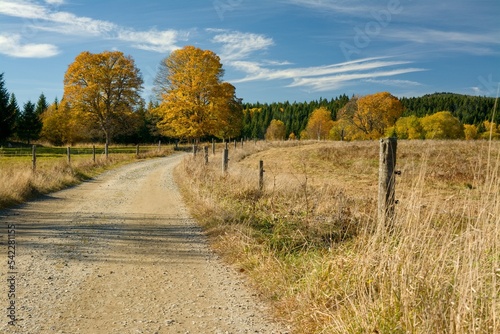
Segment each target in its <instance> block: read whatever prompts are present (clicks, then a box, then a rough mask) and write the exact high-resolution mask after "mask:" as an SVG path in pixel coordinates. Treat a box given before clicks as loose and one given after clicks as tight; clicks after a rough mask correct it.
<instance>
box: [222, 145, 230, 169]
mask: <svg viewBox="0 0 500 334" xmlns="http://www.w3.org/2000/svg"><path fill="white" fill-rule="evenodd" d="M228 161H229V149H228V148H227V143H226V147H225V148H224V151H223V153H222V172H223V173H225V172H227V165H228Z"/></svg>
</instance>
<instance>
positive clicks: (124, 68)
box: [64, 51, 143, 143]
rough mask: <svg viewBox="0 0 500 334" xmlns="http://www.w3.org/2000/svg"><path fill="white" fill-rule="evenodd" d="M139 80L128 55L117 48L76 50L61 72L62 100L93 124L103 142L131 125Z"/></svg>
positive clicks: (138, 90) (79, 116)
mask: <svg viewBox="0 0 500 334" xmlns="http://www.w3.org/2000/svg"><path fill="white" fill-rule="evenodd" d="M142 84H143V80H142V77H141V74H140V71H139V69H138V68H137V67H136V66H135V62H134V60H133V59H132V58H131V57H130V56H125V55H124V54H123V53H122V52H119V51H105V52H102V53H96V54H93V53H90V52H88V51H85V52H82V53H80V54H79V55H78V56H77V57H76V58H75V61H74V62H73V63H72V64H70V65H69V67H68V70H67V71H66V74H65V76H64V100H65V101H66V103H68V105H69V107H70V108H71V109H72V110H73V111H74V112H75V113H77V114H78V119H79V121H82V122H87V123H89V124H95V125H96V126H97V127H98V129H99V130H100V131H101V133H102V134H103V137H104V138H105V140H106V143H110V141H111V139H112V138H113V136H114V135H117V134H121V133H126V132H127V131H130V130H132V128H133V127H134V125H135V117H134V109H135V108H136V107H137V106H138V105H140V104H141V102H142V98H141V96H140V92H141V90H142Z"/></svg>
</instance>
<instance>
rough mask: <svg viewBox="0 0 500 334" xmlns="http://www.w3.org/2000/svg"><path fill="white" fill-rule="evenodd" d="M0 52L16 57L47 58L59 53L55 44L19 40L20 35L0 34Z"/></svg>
mask: <svg viewBox="0 0 500 334" xmlns="http://www.w3.org/2000/svg"><path fill="white" fill-rule="evenodd" d="M0 53H2V54H5V55H8V56H11V57H17V58H47V57H52V56H55V55H57V54H58V53H59V49H58V48H57V46H55V45H52V44H44V43H25V44H23V43H22V42H21V36H20V35H11V34H0Z"/></svg>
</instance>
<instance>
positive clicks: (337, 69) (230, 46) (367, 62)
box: [212, 31, 425, 91]
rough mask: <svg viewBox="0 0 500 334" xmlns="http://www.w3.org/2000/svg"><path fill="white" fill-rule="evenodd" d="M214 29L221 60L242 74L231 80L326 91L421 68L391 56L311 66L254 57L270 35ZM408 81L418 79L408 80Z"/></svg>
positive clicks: (266, 42) (264, 45)
mask: <svg viewBox="0 0 500 334" xmlns="http://www.w3.org/2000/svg"><path fill="white" fill-rule="evenodd" d="M214 32H216V33H218V34H217V35H216V36H215V37H214V38H213V39H212V41H213V42H214V43H220V44H222V47H221V50H222V52H221V54H222V55H223V56H222V58H223V59H224V60H225V64H226V65H228V66H230V67H232V68H234V69H235V70H237V71H239V72H242V73H244V74H245V76H244V77H242V78H237V79H233V80H231V82H232V83H245V82H252V81H271V80H290V81H291V83H289V84H287V85H286V86H287V87H303V88H305V89H308V90H313V91H327V90H333V89H338V88H341V87H343V86H345V85H348V84H351V83H352V82H354V81H361V80H374V79H375V78H387V77H394V76H398V75H402V74H406V73H412V72H419V71H425V69H422V68H416V67H411V66H409V65H410V64H411V62H410V61H404V60H394V59H392V58H391V57H372V58H364V59H359V60H354V61H348V62H343V63H336V64H330V65H323V66H311V67H293V66H292V65H293V64H292V63H290V62H288V61H276V60H260V59H259V60H253V59H255V58H256V57H255V55H254V53H256V52H260V51H262V50H266V49H267V48H269V47H271V46H272V45H274V42H273V40H272V39H270V38H268V37H266V36H263V35H256V34H249V33H243V32H221V31H214ZM387 68H389V69H387ZM384 69H385V70H384ZM380 82H381V83H383V81H380ZM387 82H389V81H387ZM409 82H410V81H409ZM412 85H418V83H416V82H412Z"/></svg>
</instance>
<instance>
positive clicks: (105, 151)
mask: <svg viewBox="0 0 500 334" xmlns="http://www.w3.org/2000/svg"><path fill="white" fill-rule="evenodd" d="M104 155H105V156H106V160H107V159H108V155H109V146H108V143H106V144H105V145H104Z"/></svg>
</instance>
